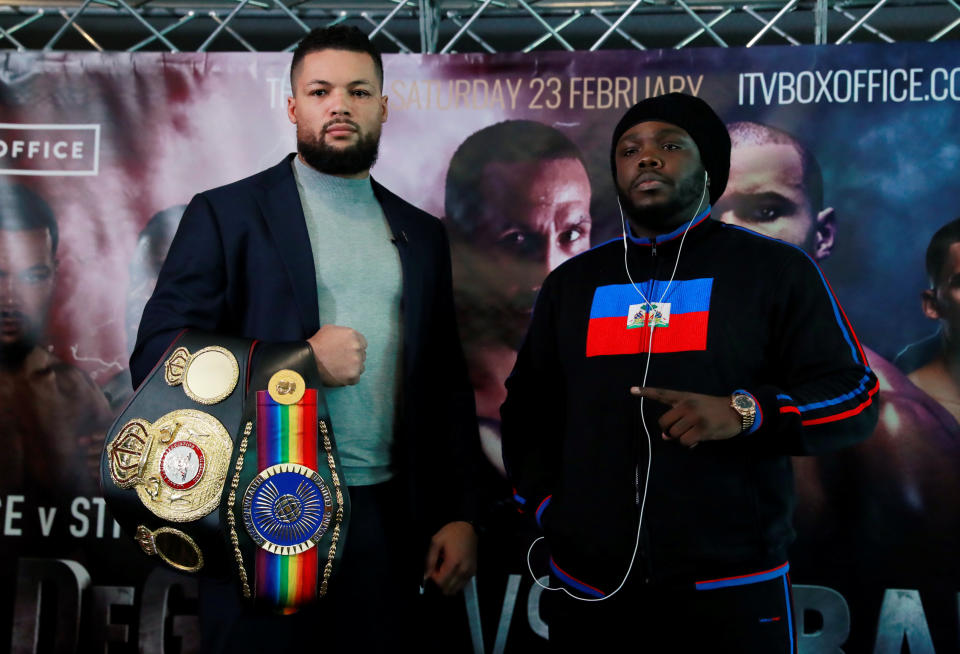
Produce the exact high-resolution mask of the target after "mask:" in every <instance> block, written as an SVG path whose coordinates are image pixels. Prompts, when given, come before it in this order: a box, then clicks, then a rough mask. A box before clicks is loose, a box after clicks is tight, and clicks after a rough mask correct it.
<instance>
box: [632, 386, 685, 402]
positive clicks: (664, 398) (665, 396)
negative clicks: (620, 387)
mask: <svg viewBox="0 0 960 654" xmlns="http://www.w3.org/2000/svg"><path fill="white" fill-rule="evenodd" d="M630 394H631V395H635V396H637V397H646V398H649V399H651V400H654V401H656V402H661V403H663V404H667V405H670V406H673V405H675V404H676V403H677V402H679V401H680V400H682V399H683V397H684V393H681V392H680V391H672V390H669V389H666V388H653V387H652V386H645V387H642V388H641V387H640V386H634V387H633V388H631V389H630Z"/></svg>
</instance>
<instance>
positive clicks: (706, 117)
mask: <svg viewBox="0 0 960 654" xmlns="http://www.w3.org/2000/svg"><path fill="white" fill-rule="evenodd" d="M648 120H656V121H660V122H664V123H670V124H671V125H676V126H677V127H680V128H681V129H683V130H685V131H686V132H687V134H689V135H690V138H692V139H693V142H694V143H696V144H697V148H698V149H699V150H700V161H702V162H703V167H704V168H705V169H706V171H707V174H708V175H710V202H711V204H712V203H714V202H716V201H717V199H718V198H719V197H720V196H721V195H723V190H724V189H725V188H727V178H728V177H729V175H730V134H729V133H728V132H727V127H726V125H724V124H723V121H722V120H720V117H719V116H717V114H716V113H715V112H714V111H713V109H711V108H710V105H708V104H707V103H706V102H704V101H703V100H701V99H700V98H697V97H694V96H692V95H687V94H685V93H668V94H667V95H658V96H656V97H653V98H647V99H646V100H641V101H640V102H638V103H637V104H635V105H633V106H632V107H631V108H630V109H629V110H628V111H627V113H625V114H624V115H623V118H621V119H620V122H619V123H617V127H616V128H615V129H614V130H613V142H612V143H611V144H610V167H611V168H612V170H613V181H614V184H616V181H617V163H616V158H615V157H614V154H615V152H616V150H617V142H619V141H620V137H621V136H623V134H624V132H626V131H627V130H628V129H630V128H631V127H633V126H634V125H638V124H640V123H644V122H646V121H648Z"/></svg>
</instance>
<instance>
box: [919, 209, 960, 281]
mask: <svg viewBox="0 0 960 654" xmlns="http://www.w3.org/2000/svg"><path fill="white" fill-rule="evenodd" d="M954 243H960V218H955V219H954V220H951V221H950V222H948V223H947V224H946V225H944V226H943V227H941V228H940V229H938V230H937V231H936V232H935V233H934V235H933V238H931V239H930V245H928V246H927V261H926V263H927V277H928V278H929V279H930V286H931V287H934V286H936V285H937V282H938V281H939V280H940V273H941V272H942V271H943V266H944V264H945V263H946V262H947V254H948V253H949V252H950V246H951V245H953V244H954Z"/></svg>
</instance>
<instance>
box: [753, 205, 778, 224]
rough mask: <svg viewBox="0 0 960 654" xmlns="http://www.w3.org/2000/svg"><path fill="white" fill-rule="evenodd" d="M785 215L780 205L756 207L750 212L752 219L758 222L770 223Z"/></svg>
mask: <svg viewBox="0 0 960 654" xmlns="http://www.w3.org/2000/svg"><path fill="white" fill-rule="evenodd" d="M781 216H783V212H782V211H781V210H780V207H777V206H774V205H766V206H758V207H754V210H753V211H752V212H751V214H750V219H751V220H753V221H754V222H758V223H769V222H773V221H774V220H777V219H778V218H780V217H781Z"/></svg>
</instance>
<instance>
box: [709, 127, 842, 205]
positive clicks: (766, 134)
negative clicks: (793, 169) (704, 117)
mask: <svg viewBox="0 0 960 654" xmlns="http://www.w3.org/2000/svg"><path fill="white" fill-rule="evenodd" d="M727 131H729V132H730V140H731V141H732V142H733V146H734V147H736V146H738V145H766V144H768V143H772V144H776V145H792V146H793V148H794V149H795V150H796V151H797V154H798V155H800V169H801V171H802V174H803V188H805V189H806V196H807V200H808V201H809V202H810V207H811V208H812V209H813V211H814V212H817V211H820V210H821V209H823V172H821V170H820V164H819V163H817V159H816V157H814V156H813V155H812V154H811V153H810V150H808V149H807V148H806V147H805V146H804V145H803V144H802V143H801V142H800V141H799V140H798V139H797V138H796V137H795V136H793V135H792V134H789V133H787V132H785V131H783V130H782V129H777V128H776V127H770V126H769V125H762V124H760V123H751V122H739V123H731V124H729V125H727Z"/></svg>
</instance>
